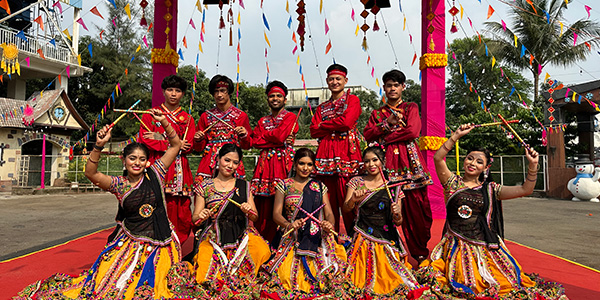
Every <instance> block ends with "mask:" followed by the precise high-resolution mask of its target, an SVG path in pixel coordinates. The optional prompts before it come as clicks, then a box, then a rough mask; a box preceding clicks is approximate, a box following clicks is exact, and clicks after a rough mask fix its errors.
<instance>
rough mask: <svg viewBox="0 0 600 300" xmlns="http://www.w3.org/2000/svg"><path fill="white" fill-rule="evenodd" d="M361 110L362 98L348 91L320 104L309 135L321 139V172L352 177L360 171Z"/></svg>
mask: <svg viewBox="0 0 600 300" xmlns="http://www.w3.org/2000/svg"><path fill="white" fill-rule="evenodd" d="M361 112H362V108H361V107H360V100H359V99H358V97H357V96H355V95H350V93H348V92H346V93H345V94H344V95H343V96H342V97H341V98H339V99H337V100H332V99H329V100H327V101H325V102H323V103H321V105H319V106H318V107H317V109H316V111H315V114H314V116H313V118H312V121H311V124H310V135H311V136H312V137H313V138H317V139H318V142H319V147H318V148H317V161H316V162H315V167H316V172H317V174H318V175H340V176H343V177H351V176H355V175H357V174H358V171H359V168H360V166H361V161H362V159H361V153H360V141H359V132H358V130H357V129H356V122H357V121H358V117H359V116H360V114H361Z"/></svg>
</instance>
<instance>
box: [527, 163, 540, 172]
mask: <svg viewBox="0 0 600 300" xmlns="http://www.w3.org/2000/svg"><path fill="white" fill-rule="evenodd" d="M536 166H537V169H535V170H532V169H531V168H529V166H527V170H529V172H533V173H537V172H538V171H539V170H540V164H536Z"/></svg>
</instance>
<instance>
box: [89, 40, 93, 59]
mask: <svg viewBox="0 0 600 300" xmlns="http://www.w3.org/2000/svg"><path fill="white" fill-rule="evenodd" d="M88 51H89V52H90V57H92V58H93V57H94V55H93V54H92V43H89V44H88Z"/></svg>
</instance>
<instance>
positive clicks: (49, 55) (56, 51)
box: [0, 27, 72, 63]
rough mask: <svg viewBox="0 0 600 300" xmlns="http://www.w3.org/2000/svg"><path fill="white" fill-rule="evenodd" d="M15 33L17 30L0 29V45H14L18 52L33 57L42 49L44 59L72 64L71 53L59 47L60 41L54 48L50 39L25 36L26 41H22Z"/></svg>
mask: <svg viewBox="0 0 600 300" xmlns="http://www.w3.org/2000/svg"><path fill="white" fill-rule="evenodd" d="M17 33H19V31H17V30H14V29H11V28H7V27H0V44H2V43H6V44H15V45H17V48H18V49H19V51H24V52H27V53H30V54H35V55H38V52H37V51H38V49H42V52H43V53H44V57H46V59H54V60H58V61H61V62H66V63H71V62H72V56H71V51H70V50H69V49H68V48H65V47H62V46H59V45H58V43H59V42H60V41H58V40H57V41H56V44H57V45H56V47H54V45H52V44H50V39H47V38H40V37H34V36H32V35H29V34H25V36H26V37H27V41H24V40H22V39H21V38H19V37H17Z"/></svg>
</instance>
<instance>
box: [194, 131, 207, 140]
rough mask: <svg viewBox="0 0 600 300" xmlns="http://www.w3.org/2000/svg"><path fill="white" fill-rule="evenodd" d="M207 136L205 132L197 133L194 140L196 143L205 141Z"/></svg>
mask: <svg viewBox="0 0 600 300" xmlns="http://www.w3.org/2000/svg"><path fill="white" fill-rule="evenodd" d="M205 136H206V134H205V133H204V131H200V130H198V131H196V133H194V140H196V141H201V140H202V139H204V137H205Z"/></svg>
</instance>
